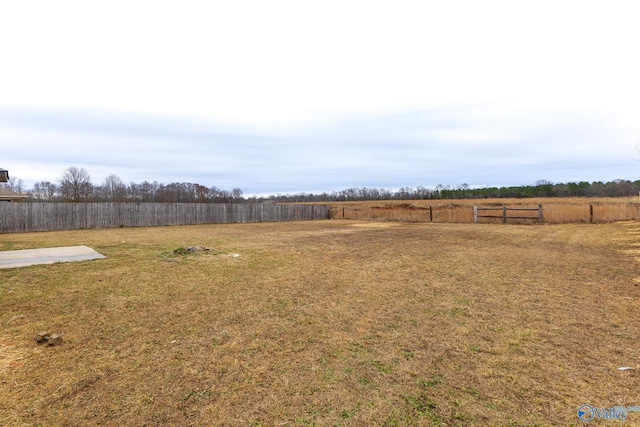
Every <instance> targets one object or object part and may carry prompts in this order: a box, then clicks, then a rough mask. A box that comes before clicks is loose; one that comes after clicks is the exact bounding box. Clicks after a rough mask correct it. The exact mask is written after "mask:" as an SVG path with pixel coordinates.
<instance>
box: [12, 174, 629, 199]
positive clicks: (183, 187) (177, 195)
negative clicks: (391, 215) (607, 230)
mask: <svg viewBox="0 0 640 427" xmlns="http://www.w3.org/2000/svg"><path fill="white" fill-rule="evenodd" d="M2 186H4V187H6V188H8V189H10V190H12V191H15V192H17V193H21V194H25V195H27V196H29V199H28V200H30V201H48V202H144V203H246V202H252V203H263V202H274V203H292V202H340V201H360V200H421V199H483V198H530V197H631V196H637V195H638V194H639V193H640V181H633V182H632V181H628V180H622V179H619V180H615V181H611V182H607V183H604V182H600V181H596V182H592V183H589V182H578V183H575V182H570V183H567V184H554V183H552V182H549V181H544V180H542V181H538V182H536V184H535V185H525V186H513V187H483V188H472V187H470V186H469V185H468V184H461V185H458V186H453V187H452V186H443V185H438V186H436V187H435V188H425V187H422V186H418V187H415V188H414V187H402V188H400V189H399V190H397V191H394V190H386V189H379V188H366V187H362V188H355V187H353V188H348V189H345V190H341V191H332V192H330V193H328V192H323V193H296V194H276V195H271V196H263V197H257V196H252V197H245V196H244V193H243V191H242V190H241V189H240V188H233V189H232V190H223V189H220V188H218V187H215V186H213V187H207V186H204V185H201V184H196V183H186V182H182V183H178V182H174V183H171V184H162V183H158V182H157V181H154V182H148V181H144V182H142V183H134V182H131V183H129V184H125V183H124V182H123V181H122V180H121V179H120V178H119V177H118V176H116V175H109V176H108V177H107V178H106V179H105V180H104V181H103V182H102V183H101V184H98V185H94V184H93V183H92V182H91V176H90V175H89V173H88V172H87V171H86V170H85V169H82V168H76V167H70V168H67V169H66V170H65V171H64V172H63V174H62V175H61V178H60V179H59V180H58V181H57V182H49V181H43V182H38V183H36V184H35V185H34V186H33V188H31V189H27V188H24V184H23V181H22V180H21V179H17V178H14V177H12V178H11V179H10V182H8V183H6V184H2Z"/></svg>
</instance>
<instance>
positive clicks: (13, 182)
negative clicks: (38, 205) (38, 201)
mask: <svg viewBox="0 0 640 427" xmlns="http://www.w3.org/2000/svg"><path fill="white" fill-rule="evenodd" d="M0 186H2V187H4V188H7V189H9V190H11V191H15V192H16V193H22V191H23V187H24V181H23V180H21V179H18V178H16V177H15V176H12V177H10V178H9V181H7V182H6V183H4V184H0Z"/></svg>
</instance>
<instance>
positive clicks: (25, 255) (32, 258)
mask: <svg viewBox="0 0 640 427" xmlns="http://www.w3.org/2000/svg"><path fill="white" fill-rule="evenodd" d="M99 258H106V256H104V255H102V254H101V253H98V252H96V251H94V250H93V249H91V248H90V247H88V246H66V247H60V248H43V249H23V250H20V251H0V268H15V267H25V266H27V265H36V264H53V263H55V262H72V261H86V260H90V259H99Z"/></svg>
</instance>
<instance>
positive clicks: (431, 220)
mask: <svg viewBox="0 0 640 427" xmlns="http://www.w3.org/2000/svg"><path fill="white" fill-rule="evenodd" d="M429 221H430V222H433V207H432V206H429Z"/></svg>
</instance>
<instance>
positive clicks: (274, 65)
mask: <svg viewBox="0 0 640 427" xmlns="http://www.w3.org/2000/svg"><path fill="white" fill-rule="evenodd" d="M636 8H637V6H636V4H635V2H633V1H624V0H623V1H616V2H609V3H606V4H605V3H603V2H595V1H573V0H571V1H569V0H560V1H548V0H542V1H537V2H534V3H522V2H513V1H497V0H489V1H484V2H476V1H456V0H454V1H447V2H435V1H434V2H431V1H398V2H394V3H390V2H380V1H340V2H338V1H325V2H320V3H309V2H297V1H273V2H257V1H237V2H206V1H183V2H179V3H177V2H166V1H154V2H150V1H126V2H125V1H111V2H107V3H93V2H84V1H65V0H62V1H59V2H55V3H51V2H46V1H35V2H5V3H3V4H2V5H0V40H2V42H0V55H2V58H3V66H2V67H0V93H1V94H2V96H0V144H2V146H3V159H2V161H3V162H9V163H10V164H8V165H7V164H3V165H0V166H1V167H5V168H7V169H12V170H16V172H15V173H13V174H14V175H18V174H19V175H22V177H23V178H24V179H28V180H29V181H32V179H31V177H42V176H49V174H50V172H47V173H43V171H52V170H55V169H56V168H60V169H59V171H58V172H57V174H59V173H60V172H61V170H62V169H63V168H64V167H67V166H70V165H71V164H74V165H77V166H85V167H87V168H88V169H92V168H93V169H94V170H95V172H94V173H93V175H94V178H96V177H99V176H102V175H104V174H106V173H108V172H109V171H115V172H116V173H118V174H119V175H121V176H122V178H123V179H125V180H141V179H149V180H154V179H157V180H162V181H169V180H172V181H208V180H210V182H207V184H211V185H218V186H224V185H231V186H241V187H248V188H252V187H255V188H256V189H260V190H265V191H273V192H278V191H280V192H286V191H290V190H291V189H299V190H300V191H310V190H315V189H321V190H324V189H332V188H335V187H336V186H338V187H342V186H348V187H349V186H354V185H367V186H374V185H376V186H383V187H395V186H402V185H430V184H431V185H436V184H438V183H443V184H456V183H458V181H459V182H468V183H470V184H472V183H474V182H479V183H485V184H491V185H501V184H517V183H521V184H523V183H524V184H526V183H528V182H530V181H531V180H532V179H539V178H545V179H550V180H560V179H564V180H566V179H576V180H582V179H584V180H592V179H594V180H595V179H603V180H606V179H609V177H611V179H613V178H614V177H623V178H629V179H634V178H635V176H632V175H634V174H635V169H636V163H634V162H635V157H634V155H635V152H634V146H635V144H636V142H638V140H640V125H638V122H637V118H638V117H640V104H639V103H638V99H640V83H639V80H638V78H637V76H638V75H640V59H639V58H638V56H637V55H635V51H636V50H637V48H636V44H637V43H636V42H637V40H638V39H640V29H639V27H638V26H637V23H636V22H635V21H636V16H637V14H636V13H635V11H636ZM9 146H10V148H5V147H9ZM53 146H55V148H54V149H52V147H53ZM626 159H630V160H628V161H627V160H626ZM605 165H610V166H606V167H605ZM495 166H500V167H501V168H506V169H507V172H506V173H494V172H492V171H491V172H490V171H489V169H490V168H492V167H495ZM510 166H511V168H510ZM252 171H259V174H258V173H253V172H252ZM18 172H19V173H18ZM543 173H544V174H547V175H548V176H539V175H540V174H543ZM615 173H619V174H621V175H623V176H615V175H613V174H615ZM578 175H580V176H578ZM583 175H587V176H583ZM600 175H604V176H600ZM27 176H29V178H27ZM533 176H535V178H532V177H533ZM556 177H557V178H556ZM49 179H51V178H49ZM37 180H40V178H38V179H37ZM219 180H223V181H224V182H222V183H219V182H218V181H219ZM232 182H233V183H232ZM385 183H388V184H385Z"/></svg>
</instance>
